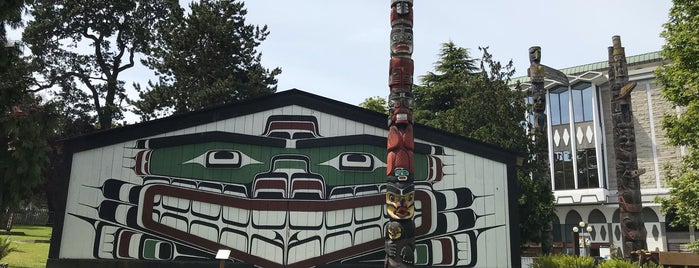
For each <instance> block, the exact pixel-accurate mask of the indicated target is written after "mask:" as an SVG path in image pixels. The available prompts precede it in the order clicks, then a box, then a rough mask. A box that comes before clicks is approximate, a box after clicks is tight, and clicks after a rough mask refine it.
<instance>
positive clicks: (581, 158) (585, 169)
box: [577, 148, 600, 189]
mask: <svg viewBox="0 0 699 268" xmlns="http://www.w3.org/2000/svg"><path fill="white" fill-rule="evenodd" d="M577 161H578V162H577V164H578V189H590V188H599V187H600V186H599V177H598V175H597V174H598V173H597V152H596V150H595V148H588V149H583V150H578V153H577Z"/></svg>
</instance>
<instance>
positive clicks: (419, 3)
mask: <svg viewBox="0 0 699 268" xmlns="http://www.w3.org/2000/svg"><path fill="white" fill-rule="evenodd" d="M181 2H188V0H181ZM390 3H391V0H351V1H338V0H295V1H290V0H248V1H245V6H246V8H247V10H248V14H247V16H246V20H247V23H248V24H255V25H267V26H268V28H269V31H270V35H269V36H268V38H267V40H265V41H264V42H263V43H262V45H260V46H259V47H258V51H259V52H261V53H262V63H263V65H264V66H265V67H266V68H269V69H271V68H274V67H281V68H282V74H281V75H279V76H278V77H277V78H278V79H279V83H278V91H283V90H288V89H292V88H297V89H300V90H303V91H308V92H311V93H314V94H318V95H321V96H324V97H328V98H332V99H336V100H339V101H343V102H346V103H350V104H354V105H356V104H359V103H361V102H362V101H364V99H366V98H369V97H372V96H382V97H385V96H387V95H388V92H389V89H388V85H387V81H388V62H389V59H390V54H389V45H388V41H389V33H390V30H391V27H390V24H389V15H390ZM185 5H186V4H185ZM671 5H672V3H671V0H487V1H480V0H429V1H428V0H414V27H413V29H414V42H415V44H414V51H413V59H414V61H415V81H416V83H419V82H420V77H421V76H423V75H424V74H426V73H427V72H429V71H432V70H433V66H434V62H435V61H436V60H437V53H438V52H439V48H440V46H441V44H442V43H444V42H448V41H453V42H454V43H455V44H456V45H457V46H460V47H465V48H468V49H469V50H470V51H471V55H472V56H473V57H474V58H478V57H480V56H481V52H480V51H479V50H478V47H479V46H487V47H489V48H490V49H489V51H490V52H491V53H492V54H493V55H494V57H495V59H496V60H500V61H502V62H507V61H509V60H513V61H514V64H515V69H516V70H517V73H516V76H525V75H526V68H527V67H528V66H529V58H528V53H527V51H528V49H529V47H531V46H541V47H542V61H541V62H542V63H543V64H545V65H548V66H551V67H554V68H557V69H561V68H566V67H572V66H577V65H582V64H588V63H593V62H599V61H605V60H607V47H608V46H611V44H612V36H613V35H620V36H621V40H622V45H623V46H624V47H626V55H627V56H631V55H637V54H642V53H647V52H653V51H658V50H660V49H661V48H662V45H663V43H664V40H663V39H662V38H661V37H660V36H659V34H660V32H661V31H662V24H663V23H665V22H667V18H668V11H669V8H670V6H671ZM11 34H13V35H15V36H14V38H15V39H18V38H19V37H18V36H19V34H18V33H17V32H16V31H15V32H14V33H11ZM11 38H13V36H11ZM121 78H122V79H123V80H125V81H126V83H127V85H131V83H132V82H140V83H145V82H147V81H148V79H154V77H153V76H152V72H151V71H150V70H148V69H145V68H144V67H140V68H132V69H130V70H128V71H127V72H125V73H124V76H122V77H121ZM129 91H130V92H133V90H129ZM132 96H133V97H136V96H135V94H132ZM129 121H131V122H133V121H134V120H129Z"/></svg>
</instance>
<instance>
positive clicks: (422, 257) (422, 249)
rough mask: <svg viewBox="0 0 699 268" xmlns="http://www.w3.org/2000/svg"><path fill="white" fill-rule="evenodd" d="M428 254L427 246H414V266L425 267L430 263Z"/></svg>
mask: <svg viewBox="0 0 699 268" xmlns="http://www.w3.org/2000/svg"><path fill="white" fill-rule="evenodd" d="M429 257H430V253H429V248H427V245H424V244H419V245H415V264H416V265H427V264H428V263H429V262H430V259H429Z"/></svg>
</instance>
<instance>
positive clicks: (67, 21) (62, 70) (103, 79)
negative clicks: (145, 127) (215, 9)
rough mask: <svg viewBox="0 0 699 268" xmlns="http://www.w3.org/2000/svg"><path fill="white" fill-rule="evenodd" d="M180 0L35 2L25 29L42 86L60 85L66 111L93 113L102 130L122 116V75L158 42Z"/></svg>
mask: <svg viewBox="0 0 699 268" xmlns="http://www.w3.org/2000/svg"><path fill="white" fill-rule="evenodd" d="M176 8H179V4H178V2H177V1H175V0H156V1H145V0H143V1H140V0H127V1H101V0H80V1H77V0H46V1H33V2H32V5H31V8H30V10H31V16H32V19H33V20H31V21H29V23H28V24H27V27H26V29H25V30H24V33H23V41H24V42H26V43H27V44H28V45H29V47H30V48H31V52H32V54H33V62H34V64H36V65H37V66H39V67H41V69H40V71H39V72H38V73H37V75H40V76H42V77H43V78H45V80H46V81H43V82H42V83H41V85H40V86H39V88H38V89H45V88H52V87H53V86H58V87H59V88H60V89H59V92H58V93H57V95H56V97H57V99H58V100H60V101H61V102H63V103H66V104H68V105H67V106H66V111H65V112H66V113H69V114H73V115H80V116H82V117H88V118H89V120H90V122H91V123H93V124H95V125H97V126H98V127H99V128H101V129H108V128H111V127H112V126H113V124H114V122H115V120H119V119H121V118H122V117H123V114H122V111H123V110H124V100H125V99H126V94H125V88H124V81H123V80H121V79H120V75H122V74H123V72H124V71H125V70H127V69H129V68H132V67H134V66H135V62H134V61H135V58H136V56H137V53H139V52H144V51H147V50H148V49H149V47H150V46H152V45H153V44H154V43H156V42H154V38H155V36H156V35H157V30H158V29H159V28H161V26H160V25H161V24H164V23H167V21H168V20H167V18H168V17H169V13H170V11H171V10H173V9H176Z"/></svg>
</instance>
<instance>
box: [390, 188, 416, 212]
mask: <svg viewBox="0 0 699 268" xmlns="http://www.w3.org/2000/svg"><path fill="white" fill-rule="evenodd" d="M386 212H388V216H390V217H391V218H393V219H398V220H404V219H412V218H413V215H415V186H413V185H412V184H411V185H407V184H405V183H395V184H393V183H388V184H386Z"/></svg>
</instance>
